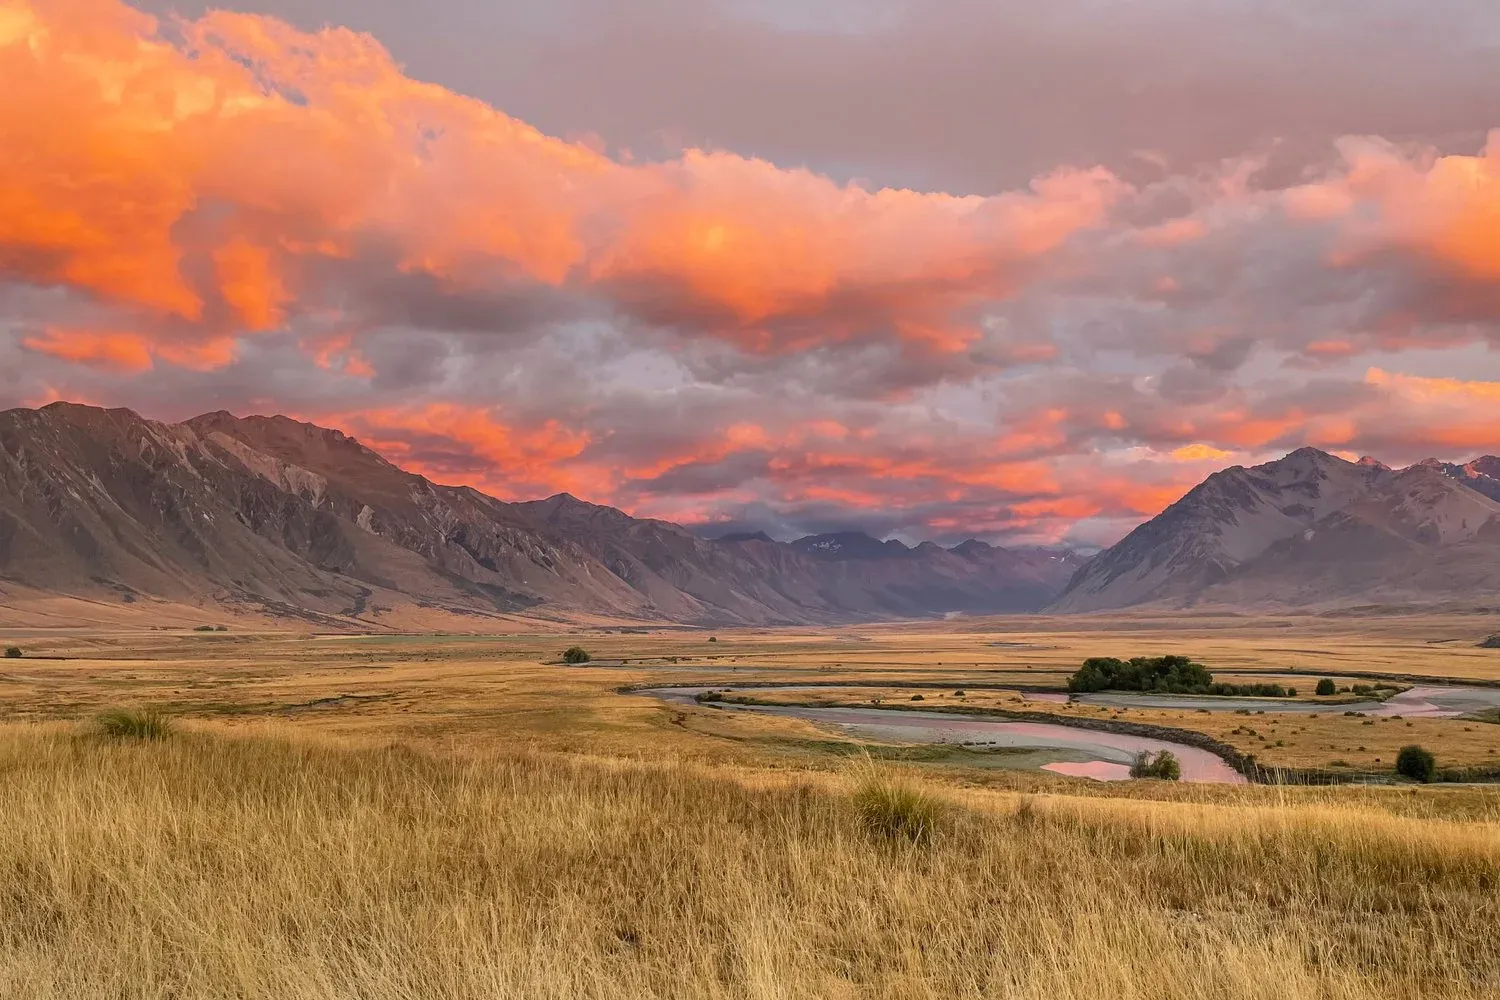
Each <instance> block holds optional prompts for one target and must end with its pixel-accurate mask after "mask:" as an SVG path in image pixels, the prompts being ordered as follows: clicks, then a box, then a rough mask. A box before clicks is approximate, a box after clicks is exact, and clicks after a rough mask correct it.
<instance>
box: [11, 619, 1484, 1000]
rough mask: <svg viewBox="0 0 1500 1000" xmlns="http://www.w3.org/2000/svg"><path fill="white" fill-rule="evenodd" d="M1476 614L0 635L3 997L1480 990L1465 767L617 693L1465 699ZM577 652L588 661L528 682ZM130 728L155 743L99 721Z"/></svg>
mask: <svg viewBox="0 0 1500 1000" xmlns="http://www.w3.org/2000/svg"><path fill="white" fill-rule="evenodd" d="M1489 631H1490V628H1489V622H1488V621H1487V620H1485V619H1483V618H1479V617H1457V616H1454V617H1441V616H1432V617H1427V618H1394V617H1393V618H1379V617H1369V618H1353V617H1350V618H1288V619H1280V620H1277V619H1250V620H1244V619H1182V620H1176V621H1165V620H1153V619H1149V618H1120V619H1102V618H1100V619H1061V620H1059V619H1003V620H998V619H997V620H968V621H966V620H955V621H950V622H944V623H931V624H926V625H900V626H895V625H891V626H868V627H858V628H844V629H804V630H796V631H792V630H787V631H776V630H723V631H719V632H715V633H710V632H705V631H700V630H690V629H666V628H663V629H645V630H643V629H621V628H619V627H612V628H609V629H599V628H595V629H591V630H587V631H573V632H568V631H553V632H545V633H517V634H514V635H505V636H468V635H465V636H457V635H455V636H436V635H422V636H406V635H400V636H397V635H378V636H313V635H308V634H294V633H288V632H256V633H249V632H242V631H240V630H239V629H238V628H236V629H232V630H231V631H228V632H194V631H191V630H189V629H183V628H171V629H152V630H143V629H127V628H123V627H122V628H120V629H113V630H104V629H92V630H77V631H63V630H31V631H26V630H22V629H13V630H9V631H6V632H5V633H4V634H0V645H12V644H14V645H17V646H20V647H21V648H22V649H23V652H24V654H25V655H24V656H23V657H22V658H20V659H14V660H3V661H0V713H3V720H4V721H3V724H0V805H3V807H4V809H5V817H6V822H5V824H3V825H0V900H3V906H0V995H3V996H7V997H9V996H15V997H45V998H62V997H68V998H73V997H81V998H95V997H97V998H104V997H110V998H131V1000H134V998H137V997H140V998H147V997H150V998H162V997H181V998H197V997H215V998H217V997H225V998H228V997H253V998H262V997H264V998H273V997H274V998H290V1000H303V998H320V1000H322V998H330V1000H331V998H345V997H348V998H355V997H359V998H370V1000H387V998H408V997H410V998H417V997H422V998H426V997H439V998H447V997H452V998H469V997H473V998H480V997H699V996H702V997H726V998H727V997H756V998H761V997H765V998H773V997H775V998H781V997H785V998H793V997H851V998H853V997H901V998H904V997H912V998H917V997H921V998H937V997H944V998H946V997H981V996H983V997H1017V998H1022V997H1024V998H1030V997H1038V998H1040V997H1057V998H1065V1000H1066V998H1070V997H1082V996H1089V997H1098V996H1100V995H1109V996H1118V997H1122V998H1136V997H1139V998H1147V997H1152V998H1155V997H1174V998H1175V997H1183V998H1187V997H1194V998H1200V997H1267V998H1269V997H1293V998H1298V997H1329V998H1348V1000H1355V998H1366V997H1371V998H1373V997H1411V998H1416V997H1479V996H1493V995H1495V993H1496V992H1497V991H1500V949H1497V948H1495V946H1494V938H1493V928H1494V927H1495V926H1496V925H1497V918H1500V902H1497V899H1500V791H1497V790H1496V789H1495V788H1493V787H1487V786H1479V785H1462V786H1443V785H1432V786H1417V785H1400V786H1390V787H1370V786H1335V787H1327V788H1307V787H1286V786H1274V787H1273V786H1263V785H1250V786H1207V785H1179V784H1172V783H1163V782H1125V783H1099V782H1091V781H1087V780H1083V779H1070V778H1065V777H1061V776H1059V775H1053V774H1049V773H1045V772H1039V771H1034V770H1017V769H1011V768H990V767H978V766H970V764H971V763H972V762H970V761H968V760H966V758H965V756H964V754H962V753H958V752H935V750H934V748H930V747H929V748H913V747H900V746H885V745H869V744H867V743H865V742H863V741H860V740H857V739H854V738H852V737H849V736H848V735H847V734H843V733H839V732H836V731H832V730H828V729H825V728H821V727H818V726H816V725H813V724H812V723H809V722H805V721H802V720H798V719H791V718H779V717H772V716H765V715H756V714H750V713H740V712H725V711H720V710H717V709H715V708H713V707H710V706H701V705H691V704H689V705H669V704H664V703H663V702H661V701H659V700H657V699H655V698H652V697H649V696H646V695H643V694H639V693H629V692H623V693H622V689H625V688H629V687H633V686H637V685H712V684H746V683H772V682H780V683H808V682H818V683H824V684H827V685H829V686H828V687H826V688H823V689H819V690H817V691H814V692H811V693H808V692H798V693H797V699H798V700H807V699H819V698H821V699H824V700H840V701H868V700H869V699H870V698H871V697H880V698H881V699H882V701H883V702H884V701H886V700H887V699H889V700H890V701H902V702H907V703H909V700H910V697H911V694H912V693H922V694H923V695H924V704H926V703H927V702H929V701H930V702H932V703H935V704H939V705H947V704H949V703H956V702H959V701H962V702H963V703H965V704H967V705H969V706H970V707H984V706H987V705H988V706H995V707H1007V708H1014V707H1016V705H1017V704H1026V703H1029V702H1032V701H1033V700H1034V699H1035V692H1036V691H1037V689H1040V688H1045V687H1048V686H1055V685H1057V684H1059V683H1060V682H1061V680H1062V678H1063V677H1064V676H1065V675H1066V673H1068V672H1070V671H1071V669H1072V668H1073V667H1074V666H1076V665H1077V663H1078V662H1079V660H1081V659H1082V657H1084V656H1087V655H1099V654H1110V655H1120V656H1130V655H1137V654H1143V653H1149V654H1158V653H1166V652H1183V653H1188V654H1191V655H1193V656H1194V657H1195V658H1196V659H1199V660H1201V661H1202V662H1205V663H1207V664H1209V665H1210V666H1211V667H1213V668H1214V669H1215V672H1216V674H1219V675H1221V676H1223V677H1224V678H1226V679H1234V678H1245V679H1254V678H1257V677H1263V676H1266V675H1267V674H1269V673H1275V674H1278V675H1280V674H1285V673H1288V672H1290V673H1291V674H1292V675H1294V676H1297V677H1304V676H1305V677H1307V678H1309V679H1308V681H1307V686H1308V688H1309V692H1310V689H1311V683H1312V680H1313V679H1316V678H1317V677H1320V676H1330V677H1335V678H1338V679H1340V680H1341V683H1342V682H1344V681H1355V680H1358V679H1360V678H1372V677H1376V676H1385V677H1390V678H1397V679H1407V678H1424V677H1428V678H1432V677H1447V678H1453V679H1461V680H1467V681H1471V682H1497V681H1500V650H1485V649H1478V648H1476V646H1475V643H1476V642H1477V641H1478V640H1479V639H1481V638H1483V636H1484V635H1486V634H1488V632H1489ZM575 643H577V644H581V645H583V646H585V647H586V648H587V649H588V650H589V651H590V653H591V654H592V655H593V660H592V662H591V663H590V664H589V665H585V666H581V667H567V666H563V665H561V664H559V663H558V662H556V661H557V659H558V656H559V654H560V653H561V651H562V650H563V649H564V648H566V647H567V646H569V645H573V644H575ZM960 689H961V690H963V691H964V695H963V697H962V699H959V697H958V696H957V695H956V694H954V692H955V691H957V690H960ZM768 697H769V695H768ZM779 697H786V695H785V694H783V695H779ZM148 707H149V708H152V709H156V710H159V711H161V712H164V713H166V714H167V715H168V716H170V717H171V719H172V720H173V721H172V723H171V733H170V734H169V735H168V736H167V737H166V738H164V739H161V740H143V739H135V738H130V737H118V736H116V737H111V736H109V735H106V734H105V733H104V731H103V730H102V729H101V727H100V725H99V723H98V717H99V715H100V713H101V712H105V711H107V710H111V709H118V708H148ZM903 707H904V706H903ZM1046 707H1047V708H1048V710H1049V711H1056V712H1061V713H1063V714H1066V713H1068V712H1078V713H1080V714H1082V713H1093V714H1095V715H1101V716H1103V715H1108V716H1111V717H1112V716H1113V715H1115V714H1117V713H1116V712H1115V710H1111V709H1098V708H1084V707H1068V706H1059V705H1054V704H1048V705H1047V706H1046ZM1156 716H1161V718H1160V719H1157V718H1156ZM1179 716H1180V717H1179ZM1125 717H1126V718H1127V719H1135V718H1137V717H1139V718H1143V719H1145V718H1150V719H1151V720H1152V721H1155V722H1159V723H1160V724H1163V725H1168V726H1174V727H1178V728H1183V729H1195V730H1197V731H1200V732H1205V733H1209V734H1212V735H1217V736H1221V737H1223V738H1224V739H1225V740H1226V741H1229V742H1234V741H1235V740H1238V739H1241V738H1242V737H1243V740H1244V744H1245V746H1246V747H1247V748H1249V747H1251V746H1253V747H1254V750H1255V751H1256V752H1257V753H1258V754H1259V755H1260V756H1261V757H1262V759H1269V760H1272V761H1280V762H1283V763H1285V764H1287V765H1289V766H1291V765H1298V766H1303V765H1308V766H1311V765H1316V766H1323V765H1327V764H1329V763H1330V759H1331V758H1332V757H1334V756H1335V755H1337V756H1339V757H1345V758H1348V757H1350V756H1351V755H1357V754H1358V751H1357V750H1352V749H1350V748H1357V747H1360V746H1363V747H1365V750H1364V751H1363V753H1364V756H1363V757H1361V758H1359V761H1358V762H1363V763H1368V764H1369V765H1370V766H1376V765H1375V760H1374V759H1375V758H1376V757H1380V758H1382V761H1381V763H1382V764H1383V763H1385V761H1388V760H1389V759H1390V756H1393V755H1394V749H1395V748H1396V747H1397V746H1398V745H1399V744H1402V743H1405V742H1419V743H1422V744H1423V745H1425V746H1427V747H1428V748H1429V749H1432V750H1433V751H1434V752H1436V753H1437V754H1438V756H1439V759H1440V761H1441V762H1443V763H1451V764H1459V763H1474V764H1483V763H1485V762H1486V760H1487V759H1492V758H1491V753H1492V751H1494V750H1495V749H1496V748H1497V747H1500V726H1497V725H1492V724H1487V723H1484V722H1478V721H1467V720H1457V719H1411V720H1369V719H1361V718H1352V717H1346V716H1344V715H1342V713H1340V712H1338V711H1336V710H1333V709H1330V711H1329V712H1328V713H1326V714H1325V713H1323V712H1319V714H1318V716H1317V717H1316V718H1310V717H1297V718H1295V719H1292V718H1282V719H1280V720H1274V719H1273V717H1272V716H1269V715H1268V716H1264V717H1262V716H1254V717H1252V718H1251V719H1248V720H1247V719H1246V718H1245V717H1244V716H1240V715H1236V714H1235V713H1232V712H1209V713H1198V712H1187V713H1178V712H1172V711H1165V712H1152V711H1147V710H1136V709H1130V710H1128V712H1127V713H1126V716H1125ZM1366 723H1371V724H1368V725H1367V724H1366ZM1407 723H1411V724H1410V725H1408V724H1407ZM1246 727H1248V728H1251V729H1254V730H1255V731H1256V732H1257V733H1258V734H1262V735H1258V736H1255V737H1249V736H1244V734H1243V733H1239V734H1236V733H1234V732H1232V730H1234V729H1241V730H1243V729H1245V728H1246ZM1294 730H1296V731H1295V732H1294ZM1273 732H1274V733H1275V736H1274V738H1273V739H1267V738H1266V734H1270V733H1273ZM1278 743H1279V745H1278ZM1236 745H1238V744H1236ZM1329 747H1331V748H1333V749H1325V748H1329ZM1350 763H1357V762H1356V761H1350Z"/></svg>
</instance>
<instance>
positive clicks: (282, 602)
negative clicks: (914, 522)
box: [0, 403, 1076, 627]
mask: <svg viewBox="0 0 1500 1000" xmlns="http://www.w3.org/2000/svg"><path fill="white" fill-rule="evenodd" d="M851 537H852V536H851ZM858 537H859V538H863V539H864V541H865V542H867V543H868V546H873V547H875V548H879V549H883V550H886V549H888V550H890V551H892V552H896V551H897V550H899V554H900V556H901V558H900V565H899V566H887V565H884V564H882V563H881V562H879V561H871V560H864V559H855V558H844V557H843V556H842V554H840V553H835V552H827V551H822V550H818V549H817V548H816V546H814V545H809V544H808V543H806V540H804V541H803V542H800V543H780V542H775V541H771V540H769V539H767V538H765V536H748V537H744V538H738V539H726V540H719V541H709V540H706V539H703V538H700V537H698V536H697V535H695V534H693V533H692V532H690V531H688V530H687V529H686V528H683V527H681V526H679V525H675V524H670V523H667V522H663V521H653V520H644V519H639V518H633V517H630V516H628V515H626V514H624V513H623V512H621V511H618V510H615V509H614V508H611V507H604V506H599V505H595V504H590V503H585V502H583V501H580V500H577V499H575V498H573V497H571V496H568V495H566V494H562V495H558V496H555V497H551V498H548V499H546V500H538V501H532V502H527V503H506V502H502V501H500V500H497V499H495V498H493V497H490V496H487V495H485V494H483V493H481V492H479V491H477V490H473V489H470V488H467V487H453V486H443V485H439V484H436V483H432V482H430V481H429V480H427V479H425V478H423V477H422V476H418V475H415V474H412V473H409V472H406V471H405V470H402V469H400V468H398V467H397V466H395V465H393V464H391V463H390V462H388V461H386V460H385V459H384V458H382V457H381V456H380V455H378V454H376V453H375V452H374V451H371V450H370V449H369V448H366V447H364V446H363V445H361V444H360V443H359V442H358V441H356V440H354V439H353V438H350V437H348V436H347V435H345V434H343V433H341V432H339V431H336V430H329V429H325V428H321V427H317V426H314V425H311V424H306V423H301V422H298V421H295V420H291V419H288V418H286V417H279V416H277V417H258V416H257V417H244V418H240V417H236V416H233V415H231V414H228V413H224V412H218V413H210V414H205V415H203V416H200V417H195V418H193V419H191V420H187V421H184V422H183V423H180V424H165V423H159V422H156V421H152V420H147V419H144V418H142V417H140V416H138V415H137V414H135V413H133V412H131V411H128V410H102V409H98V408H95V407H88V406H81V405H76V404H69V403H56V404H52V405H50V406H47V407H43V408H41V409H38V410H32V409H16V410H9V411H5V412H3V413H0V604H5V603H7V597H8V596H9V597H14V595H16V594H19V593H22V592H24V593H26V594H27V595H31V596H34V595H36V594H51V595H66V596H70V597H74V598H79V599H85V600H89V601H93V602H99V603H102V604H109V605H135V604H144V603H148V602H153V601H160V602H172V603H173V604H175V605H187V606H198V607H203V608H206V609H207V608H212V609H218V610H222V612H223V613H225V614H238V615H250V616H257V617H262V618H264V617H272V618H281V619H300V620H303V621H306V622H310V623H314V624H318V625H321V626H326V627H368V626H371V625H379V624H381V623H382V622H385V623H395V622H397V621H410V620H412V615H413V614H414V613H418V612H421V613H430V616H432V615H435V616H439V617H450V618H451V616H455V615H457V616H462V618H464V619H465V620H467V621H469V622H470V623H471V624H473V625H476V626H478V625H481V624H483V622H484V621H486V620H489V621H493V622H507V621H510V620H512V619H513V618H514V616H517V615H522V616H527V617H531V618H535V617H550V618H555V619H558V620H579V619H602V620H631V621H670V622H683V623H694V624H716V623H726V624H729V623H743V624H774V623H809V622H837V621H851V620H871V619H877V618H887V617H893V616H924V615H935V614H942V613H946V612H950V611H975V612H1001V611H1015V610H1032V609H1036V608H1038V607H1040V606H1042V605H1043V604H1045V603H1046V602H1047V601H1048V600H1050V599H1051V598H1052V597H1053V596H1055V595H1056V593H1057V592H1058V591H1059V590H1060V589H1061V587H1062V584H1063V583H1064V582H1065V580H1066V579H1067V576H1068V575H1069V574H1070V573H1071V572H1072V570H1073V569H1074V568H1076V560H1075V559H1074V557H1072V556H1071V555H1070V554H1066V553H1064V554H1037V553H1031V554H1021V553H1009V552H1007V551H1006V550H1004V549H998V548H992V547H990V546H983V548H982V549H980V548H976V547H975V546H980V545H982V543H973V544H972V545H970V546H969V547H967V548H965V547H960V548H959V549H955V550H952V551H950V550H947V549H943V548H941V547H939V546H936V545H932V544H930V543H929V544H924V545H922V546H918V547H917V548H915V549H908V548H907V547H906V546H904V545H902V544H901V543H899V542H888V543H881V542H878V541H876V540H874V539H869V538H867V537H865V536H858Z"/></svg>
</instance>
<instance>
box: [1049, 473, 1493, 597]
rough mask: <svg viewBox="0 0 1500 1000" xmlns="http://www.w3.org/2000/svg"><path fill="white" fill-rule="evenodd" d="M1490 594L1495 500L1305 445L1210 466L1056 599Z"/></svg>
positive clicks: (1458, 485)
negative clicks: (1261, 458) (1277, 455)
mask: <svg viewBox="0 0 1500 1000" xmlns="http://www.w3.org/2000/svg"><path fill="white" fill-rule="evenodd" d="M1470 464H1471V465H1474V464H1476V463H1470ZM1458 468H1467V467H1458ZM1496 590H1500V502H1497V501H1496V500H1494V499H1491V498H1490V497H1489V496H1487V495H1485V494H1484V493H1482V492H1480V491H1478V490H1476V489H1474V488H1471V485H1470V479H1469V478H1466V477H1460V476H1455V475H1453V474H1452V473H1450V472H1448V471H1447V470H1446V469H1445V468H1444V467H1442V466H1441V465H1440V464H1437V463H1423V464H1420V465H1415V466H1412V467H1410V468H1408V469H1402V470H1400V471H1396V470H1392V469H1390V468H1389V467H1387V466H1384V465H1382V464H1380V463H1379V462H1375V461H1373V460H1362V461H1361V462H1359V463H1352V462H1346V461H1344V460H1342V459H1340V458H1336V457H1334V456H1332V455H1329V454H1326V453H1324V452H1321V451H1318V450H1316V449H1313V448H1303V449H1301V450H1299V451H1295V452H1293V453H1291V454H1290V455H1288V456H1286V457H1285V458H1282V459H1279V460H1277V461H1274V462H1268V463H1266V464H1265V465H1259V466H1255V467H1253V468H1248V469H1247V468H1243V467H1240V466H1236V467H1234V468H1230V469H1225V470H1224V471H1222V472H1217V473H1214V474H1213V475H1212V476H1210V477H1208V479H1206V480H1204V481H1203V482H1202V483H1200V484H1199V485H1198V486H1196V487H1194V488H1193V489H1192V490H1191V491H1190V492H1188V494H1187V495H1186V496H1184V497H1183V498H1182V499H1181V500H1179V501H1177V502H1176V503H1175V504H1173V505H1172V506H1170V507H1168V508H1167V509H1166V510H1164V511H1163V512H1162V513H1161V514H1159V515H1157V516H1156V517H1154V518H1152V519H1151V520H1150V521H1147V522H1146V523H1145V524H1143V525H1141V526H1140V527H1138V528H1136V529H1135V530H1134V531H1132V532H1131V533H1130V534H1129V535H1127V536H1126V537H1125V538H1124V539H1123V540H1121V541H1120V542H1119V543H1118V544H1116V545H1115V546H1113V547H1112V548H1109V549H1106V550H1105V551H1104V552H1101V553H1100V554H1099V555H1097V556H1096V557H1094V558H1093V559H1092V560H1090V561H1089V562H1088V564H1087V565H1085V566H1084V567H1083V568H1082V569H1080V570H1079V571H1078V572H1077V573H1076V574H1075V575H1074V577H1073V579H1072V580H1071V581H1069V583H1068V586H1067V588H1066V589H1065V591H1064V592H1063V594H1062V596H1061V597H1059V598H1058V600H1057V601H1056V602H1055V603H1054V604H1053V605H1052V607H1053V609H1055V610H1058V611H1094V610H1103V609H1112V608H1123V607H1131V606H1136V605H1143V604H1154V605H1160V606H1170V607H1183V606H1192V605H1203V606H1244V607H1261V606H1283V607H1311V606H1323V607H1327V606H1337V605H1351V604H1376V603H1400V604H1406V603H1428V602H1434V601H1442V600H1458V599H1472V598H1475V597H1482V596H1485V595H1486V594H1489V593H1493V592H1495V591H1496Z"/></svg>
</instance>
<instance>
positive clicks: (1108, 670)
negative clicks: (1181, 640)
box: [1068, 655, 1297, 698]
mask: <svg viewBox="0 0 1500 1000" xmlns="http://www.w3.org/2000/svg"><path fill="white" fill-rule="evenodd" d="M1068 690H1069V691H1072V692H1074V693H1087V692H1091V691H1150V692H1156V693H1158V694H1212V695H1248V696H1251V697H1258V698H1293V697H1296V695H1297V689H1296V688H1292V687H1283V686H1282V685H1280V684H1218V683H1215V682H1214V675H1213V674H1211V673H1209V670H1208V668H1207V667H1205V666H1204V665H1203V664H1201V663H1194V662H1193V661H1192V660H1191V659H1189V658H1188V657H1186V656H1170V655H1169V656H1136V657H1132V658H1131V659H1129V660H1121V659H1119V658H1117V657H1114V656H1091V657H1089V658H1088V659H1087V660H1084V661H1083V666H1081V667H1079V668H1078V670H1077V671H1076V672H1075V673H1074V674H1073V676H1072V677H1069V678H1068Z"/></svg>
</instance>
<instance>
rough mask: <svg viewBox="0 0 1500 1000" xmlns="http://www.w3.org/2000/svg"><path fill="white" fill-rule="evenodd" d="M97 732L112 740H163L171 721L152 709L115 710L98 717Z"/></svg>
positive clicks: (170, 730)
mask: <svg viewBox="0 0 1500 1000" xmlns="http://www.w3.org/2000/svg"><path fill="white" fill-rule="evenodd" d="M98 721H99V731H100V732H101V733H103V734H104V735H105V736H108V737H110V738H112V739H131V740H164V739H166V738H167V737H168V736H171V735H172V720H171V719H169V718H167V717H166V716H165V715H162V714H161V713H160V712H158V711H156V710H155V709H153V708H146V709H127V708H122V709H115V710H113V711H109V712H104V713H103V714H101V715H100V716H99V720H98Z"/></svg>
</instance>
